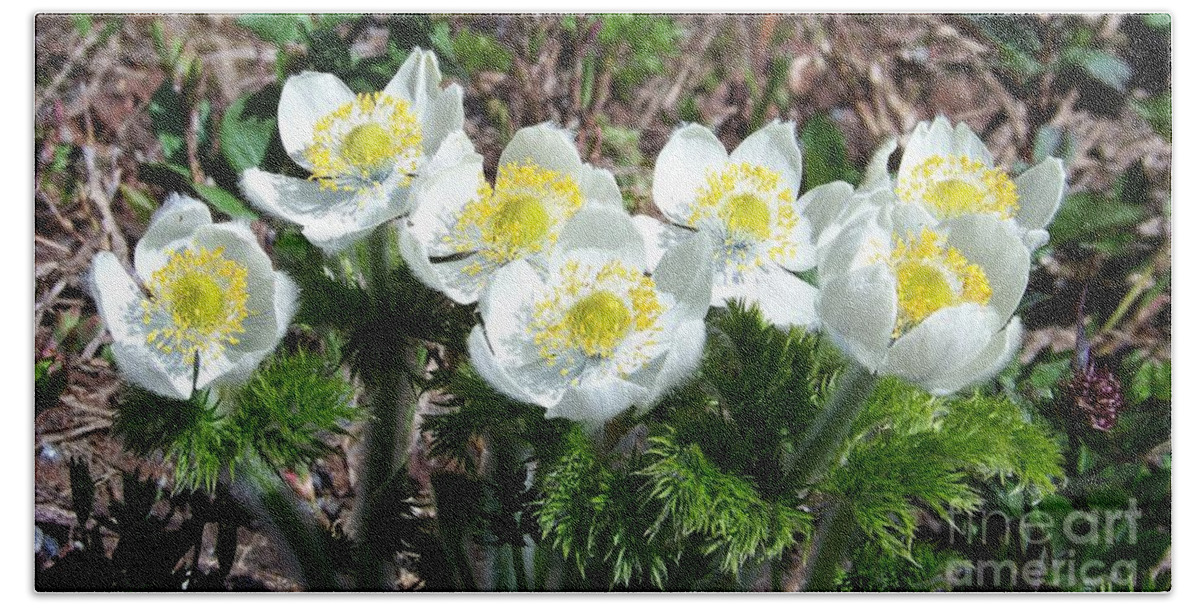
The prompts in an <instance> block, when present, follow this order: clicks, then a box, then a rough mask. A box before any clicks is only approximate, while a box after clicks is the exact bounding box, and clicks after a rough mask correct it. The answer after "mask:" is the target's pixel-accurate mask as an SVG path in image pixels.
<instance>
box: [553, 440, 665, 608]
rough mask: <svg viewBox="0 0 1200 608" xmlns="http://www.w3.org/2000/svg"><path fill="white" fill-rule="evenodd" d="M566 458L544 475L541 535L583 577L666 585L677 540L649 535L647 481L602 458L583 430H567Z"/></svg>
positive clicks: (650, 521)
mask: <svg viewBox="0 0 1200 608" xmlns="http://www.w3.org/2000/svg"><path fill="white" fill-rule="evenodd" d="M563 444H564V445H563V447H564V449H563V455H562V457H561V458H560V459H559V460H558V461H557V462H555V463H553V466H552V467H551V468H550V470H549V471H548V472H547V473H545V474H544V475H543V477H542V492H543V498H542V500H541V501H540V503H539V505H538V515H537V520H538V525H539V526H540V528H541V530H542V536H543V538H546V539H551V543H552V546H553V547H554V548H555V549H557V550H560V551H562V555H563V557H564V558H566V559H568V560H570V561H571V562H573V563H574V565H575V567H577V568H578V569H579V572H580V574H581V575H584V576H585V577H586V576H588V575H593V576H594V575H595V574H596V573H597V572H604V573H605V578H606V579H607V580H608V581H609V583H608V584H610V585H630V584H632V583H636V582H639V581H642V580H645V581H649V582H650V583H652V584H653V585H655V586H657V587H659V588H663V587H665V585H666V580H667V568H668V561H674V562H677V561H678V559H679V555H678V550H676V549H673V548H672V547H670V546H666V545H664V544H663V541H668V540H676V539H674V538H668V537H667V536H666V535H663V536H651V535H648V534H647V532H648V531H649V529H650V526H651V525H652V523H653V521H654V519H653V517H654V515H653V513H651V512H650V510H649V508H648V505H646V504H645V503H644V502H643V498H642V497H643V496H644V495H643V494H642V493H641V492H640V490H641V489H642V486H643V483H641V482H640V481H639V480H638V479H637V478H636V477H634V476H633V475H632V474H631V472H630V470H629V469H628V468H614V467H611V466H610V465H609V463H607V462H605V461H604V458H603V456H602V455H601V454H599V453H597V451H596V447H595V446H594V445H593V443H592V441H591V439H589V438H588V437H587V436H586V435H585V434H584V433H583V431H582V430H580V429H579V428H578V427H575V428H573V429H572V431H571V432H569V433H567V435H566V436H565V437H564V441H563Z"/></svg>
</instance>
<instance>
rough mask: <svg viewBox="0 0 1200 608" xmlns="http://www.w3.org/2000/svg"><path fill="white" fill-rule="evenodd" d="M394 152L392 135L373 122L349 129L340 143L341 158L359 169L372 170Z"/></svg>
mask: <svg viewBox="0 0 1200 608" xmlns="http://www.w3.org/2000/svg"><path fill="white" fill-rule="evenodd" d="M394 152H395V151H394V150H393V147H392V134H391V133H388V132H387V129H384V128H383V127H381V126H379V125H377V124H375V123H373V122H369V123H367V124H365V125H359V126H357V127H354V128H353V129H350V132H349V133H347V134H346V139H345V140H344V141H343V142H342V158H345V159H346V161H347V162H349V163H350V164H351V165H354V166H355V167H357V168H359V169H366V170H371V169H374V168H376V167H378V166H380V165H381V164H383V163H384V162H386V161H387V160H388V159H389V158H390V157H391V156H392V154H393V153H394Z"/></svg>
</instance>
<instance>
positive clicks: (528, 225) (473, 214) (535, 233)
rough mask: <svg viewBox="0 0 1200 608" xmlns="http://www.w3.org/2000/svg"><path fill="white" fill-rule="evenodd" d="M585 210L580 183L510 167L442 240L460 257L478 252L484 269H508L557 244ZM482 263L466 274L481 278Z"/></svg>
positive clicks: (484, 186)
mask: <svg viewBox="0 0 1200 608" xmlns="http://www.w3.org/2000/svg"><path fill="white" fill-rule="evenodd" d="M582 206H583V195H582V194H581V193H580V191H579V184H578V183H576V182H575V179H574V178H573V177H571V176H569V175H563V174H561V173H558V172H556V171H551V170H549V169H544V168H542V167H539V166H537V165H534V164H524V165H517V164H512V163H510V164H508V165H505V166H503V167H500V168H499V170H498V171H497V173H496V187H495V188H492V187H491V186H489V185H488V184H487V183H486V182H484V183H482V185H480V187H479V193H478V197H477V198H476V199H475V200H472V201H471V202H469V203H467V204H466V205H465V206H464V207H463V210H462V212H461V213H460V214H459V216H458V219H457V221H456V222H455V225H454V229H453V230H452V231H451V233H450V234H448V235H446V237H445V238H444V240H445V242H446V243H448V244H450V245H451V246H453V247H454V249H455V250H456V251H458V252H459V253H469V252H475V251H478V252H479V253H481V254H482V257H483V259H484V261H485V262H486V264H487V265H489V266H495V265H501V264H507V263H508V262H511V261H513V260H516V259H520V258H523V257H525V256H528V255H532V254H535V253H540V252H542V251H545V250H546V249H547V248H549V247H551V246H553V245H554V244H555V243H557V242H558V234H559V232H560V231H561V228H562V225H563V223H564V222H566V221H567V220H568V219H570V218H571V217H572V216H574V215H575V212H577V211H579V208H580V207H582ZM483 270H484V263H482V262H476V263H475V264H472V265H469V266H467V267H466V268H465V269H464V272H466V273H468V274H472V275H474V274H479V273H481V272H483Z"/></svg>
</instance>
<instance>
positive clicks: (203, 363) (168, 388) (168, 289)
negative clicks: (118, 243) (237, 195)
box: [89, 195, 297, 399]
mask: <svg viewBox="0 0 1200 608" xmlns="http://www.w3.org/2000/svg"><path fill="white" fill-rule="evenodd" d="M133 265H134V269H135V272H136V275H137V276H136V280H135V278H134V277H131V276H130V275H129V273H128V272H126V270H125V269H124V268H123V267H122V265H121V262H120V261H119V260H117V257H116V256H115V255H113V254H112V253H111V252H107V251H104V252H101V253H98V254H96V257H95V258H93V260H92V271H91V274H90V277H89V279H90V287H91V291H92V297H93V299H95V301H96V305H97V307H98V308H99V310H100V316H101V318H103V319H104V322H105V324H106V325H107V326H108V330H109V331H110V332H111V333H112V336H113V343H112V353H113V356H114V357H115V358H116V360H117V366H118V367H119V368H120V370H121V372H122V373H123V374H124V376H125V378H126V379H128V380H129V381H130V382H132V383H133V384H136V385H138V386H141V387H142V388H145V389H147V390H149V391H152V392H154V393H157V394H159V395H162V396H165V397H171V398H175V399H188V398H190V397H191V394H192V389H193V380H194V381H195V388H197V389H204V388H206V387H208V386H209V385H212V384H213V383H221V384H226V383H231V384H236V383H238V382H241V381H244V380H245V379H246V378H247V377H249V375H250V373H251V372H252V371H254V368H255V367H257V366H258V364H259V363H260V362H261V361H262V359H263V358H264V357H266V356H267V355H268V354H269V353H270V352H271V351H273V350H274V349H275V346H276V345H277V344H278V343H279V340H280V338H282V337H283V334H284V333H285V332H286V331H287V326H288V323H289V322H290V321H291V318H292V314H293V313H294V312H295V307H296V294H297V289H296V285H295V283H293V282H292V280H291V279H289V278H288V277H287V276H286V275H284V274H283V273H281V272H277V271H274V270H272V269H271V260H270V259H269V258H268V257H267V254H266V253H265V252H264V251H263V250H262V248H261V247H259V245H258V240H257V239H256V238H255V236H254V234H253V233H252V232H251V231H250V228H249V226H247V225H246V224H242V223H223V224H214V223H212V216H211V215H210V214H209V210H208V207H207V206H205V205H204V203H201V202H200V201H197V200H195V199H192V198H188V197H185V196H179V195H172V196H171V197H169V198H168V199H167V202H166V203H165V204H164V205H163V206H162V208H161V209H159V210H158V211H157V212H156V213H155V215H154V218H153V219H152V220H151V222H150V227H149V229H148V230H147V231H146V235H145V236H143V237H142V240H140V241H138V244H137V248H136V249H135V251H134V259H133Z"/></svg>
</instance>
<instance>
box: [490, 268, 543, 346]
mask: <svg viewBox="0 0 1200 608" xmlns="http://www.w3.org/2000/svg"><path fill="white" fill-rule="evenodd" d="M544 286H545V281H544V279H543V278H542V275H541V274H539V273H538V272H537V270H536V269H534V267H533V266H532V265H531V264H529V262H526V261H525V260H517V261H515V262H512V263H510V264H505V265H504V266H503V267H501V268H500V269H499V270H497V271H496V272H495V273H494V274H493V275H492V277H491V279H490V280H489V281H488V284H487V287H486V288H484V293H483V295H482V296H481V297H480V300H479V316H480V317H481V318H482V319H483V326H484V328H485V329H487V337H488V342H490V343H491V345H492V351H493V352H494V353H495V355H496V357H497V360H498V361H500V362H501V363H502V364H503V365H504V366H505V367H509V368H515V367H517V366H520V365H524V364H526V363H529V362H531V361H534V360H537V359H538V351H537V348H536V347H535V346H534V344H533V340H532V338H531V337H530V333H529V322H530V319H529V315H530V310H531V308H532V306H533V301H534V299H535V298H536V297H537V296H538V294H540V293H541V292H542V291H543V289H544Z"/></svg>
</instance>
